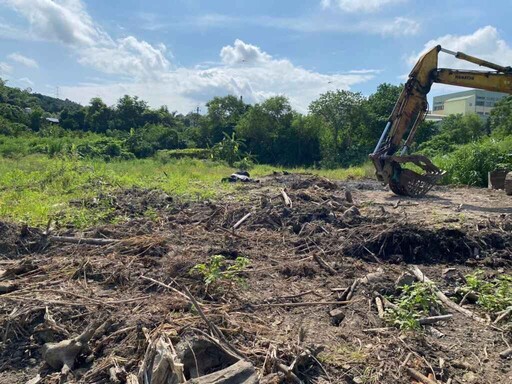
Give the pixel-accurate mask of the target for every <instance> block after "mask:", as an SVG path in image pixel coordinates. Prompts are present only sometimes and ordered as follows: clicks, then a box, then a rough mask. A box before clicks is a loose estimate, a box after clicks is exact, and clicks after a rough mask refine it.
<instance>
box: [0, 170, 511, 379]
mask: <svg viewBox="0 0 512 384" xmlns="http://www.w3.org/2000/svg"><path fill="white" fill-rule="evenodd" d="M281 188H286V191H287V194H288V195H289V197H290V198H291V200H292V203H293V205H292V207H287V206H285V204H284V201H283V199H282V196H281V194H280V189H281ZM347 191H350V193H351V195H352V198H353V203H349V202H348V201H347V199H346V192H347ZM511 202H512V200H511V198H510V197H508V196H506V195H505V194H504V192H503V191H490V190H486V189H475V188H447V187H439V188H437V189H435V190H434V191H432V192H430V194H429V195H428V196H427V197H425V198H422V199H408V198H399V197H397V196H394V195H393V194H392V193H391V192H389V191H387V190H386V189H385V188H383V187H381V186H380V185H379V184H378V183H376V182H374V181H372V180H366V181H348V182H333V181H330V180H326V179H323V178H318V177H315V176H311V175H297V174H287V175H283V174H275V175H272V176H268V177H265V178H263V179H261V180H260V182H259V183H248V184H243V185H241V186H240V187H239V188H238V190H237V192H236V193H235V194H232V195H226V196H224V197H223V198H222V199H219V200H216V201H187V202H184V201H177V200H176V199H173V198H172V197H171V196H168V195H166V194H165V193H163V192H161V191H154V190H144V189H130V190H123V191H119V192H118V193H116V194H113V195H111V196H110V195H109V196H105V195H103V196H98V197H97V198H96V199H94V200H91V201H87V202H80V204H83V203H86V205H87V206H89V207H91V209H94V207H100V208H101V207H106V206H108V207H109V208H111V209H112V212H113V213H112V215H113V217H118V218H123V219H124V220H122V223H120V224H111V225H105V226H101V227H95V228H90V229H88V230H85V231H81V232H78V231H76V230H74V229H73V228H55V229H53V230H52V232H51V233H50V235H52V236H55V235H61V236H75V237H81V238H104V239H117V240H120V241H118V242H114V243H110V244H106V245H87V244H70V243H62V242H56V241H54V240H52V238H51V237H49V236H47V235H45V234H44V233H43V231H44V230H45V229H44V228H43V229H38V228H28V227H22V226H19V225H15V224H11V223H5V222H0V284H4V285H9V286H10V287H11V288H10V289H9V292H7V293H3V294H0V325H1V331H0V382H1V383H24V382H26V381H27V380H30V379H32V378H34V377H36V376H37V375H38V374H39V375H40V376H41V381H40V382H41V383H57V382H59V380H64V381H66V380H67V381H68V382H83V383H109V382H115V379H116V378H112V376H111V374H110V371H109V370H110V368H112V367H118V368H120V370H121V371H123V372H124V373H125V374H124V375H120V376H119V377H118V378H117V380H118V382H124V381H125V379H126V373H135V374H137V372H138V370H139V366H140V364H141V361H142V359H143V356H144V353H145V351H146V348H147V345H148V340H150V339H151V338H152V337H153V336H155V335H157V334H162V333H163V334H166V335H169V337H171V339H172V340H173V341H179V340H180V339H182V338H183V337H185V335H187V334H200V333H201V331H202V332H206V333H209V331H210V330H209V327H208V325H207V324H206V323H205V322H204V321H203V320H202V319H201V317H200V316H199V315H198V313H197V310H196V309H195V308H194V307H193V306H192V305H191V303H190V302H189V300H187V298H185V297H184V296H183V295H181V294H179V293H177V292H176V291H173V290H170V289H168V288H165V287H163V286H162V285H159V284H156V283H154V282H153V281H152V280H148V279H147V278H150V279H153V280H156V281H158V282H161V283H164V284H168V285H171V286H172V287H173V288H175V289H177V290H178V291H183V287H187V288H188V289H189V290H190V292H191V294H192V295H193V296H194V297H195V298H196V299H197V301H199V302H200V303H201V304H202V305H201V308H203V311H204V313H205V315H206V317H207V318H208V319H209V321H211V322H212V323H213V324H215V325H216V326H217V327H218V328H219V329H220V330H221V332H222V333H223V334H224V336H225V338H226V339H227V341H228V342H229V344H230V345H231V346H233V347H234V348H235V349H236V350H238V351H239V352H240V353H241V354H242V355H243V356H244V357H245V358H246V359H247V360H248V361H250V362H251V363H252V364H253V365H254V366H255V367H256V368H257V369H258V370H259V372H261V377H262V382H275V383H280V382H282V383H285V382H293V381H290V380H293V378H292V376H290V375H289V376H288V378H286V377H285V375H283V374H282V373H281V374H277V373H276V372H277V371H278V370H277V369H276V364H275V362H276V361H278V362H279V363H281V364H284V365H285V366H290V365H291V364H292V363H293V362H294V360H295V359H296V358H297V357H298V356H300V355H301V354H303V355H306V356H308V358H306V359H299V360H297V361H298V362H297V363H296V364H294V365H293V367H292V368H293V369H292V371H293V373H294V375H296V376H297V377H298V378H299V379H300V380H302V381H303V382H304V383H329V382H331V383H390V384H391V383H411V382H415V381H414V380H413V379H412V378H411V376H410V374H409V373H408V370H407V369H408V368H413V369H415V370H416V371H418V372H420V373H421V374H423V375H425V376H429V375H430V377H431V379H432V380H437V382H438V383H448V382H451V383H478V384H485V383H492V384H498V383H503V384H505V383H511V382H512V360H511V359H510V358H508V359H507V358H502V357H500V355H499V354H500V352H502V351H504V350H506V349H507V348H509V347H510V344H512V320H511V319H505V320H504V321H502V322H500V323H499V324H492V320H494V317H493V318H489V319H488V320H490V321H488V323H487V324H482V323H479V322H477V321H475V320H473V319H471V318H469V317H467V316H465V315H463V314H461V313H459V312H454V311H453V310H451V309H450V308H446V311H447V312H448V313H452V314H453V318H452V319H451V320H448V321H444V322H440V323H437V324H435V325H434V327H435V329H434V330H433V329H432V327H424V328H423V330H422V331H421V332H420V331H418V332H404V331H400V330H399V329H397V328H395V327H390V326H389V324H388V323H386V322H385V321H384V320H383V319H381V318H379V316H378V313H377V308H376V306H375V301H374V298H375V295H376V294H382V295H387V296H389V297H393V296H397V295H398V291H397V287H396V285H395V281H396V279H397V278H398V277H399V276H400V275H401V274H402V273H404V272H407V271H408V270H410V268H411V265H413V264H414V265H418V266H419V268H420V269H421V270H422V271H423V273H424V274H425V275H426V276H428V277H429V278H430V279H431V280H433V281H434V282H435V284H436V286H437V287H438V288H439V289H440V290H441V291H442V292H445V293H446V294H447V295H449V296H450V297H453V299H454V300H455V301H457V302H458V301H459V300H460V298H457V297H455V296H453V293H454V291H455V289H456V288H457V287H459V286H461V285H462V284H464V276H465V275H467V274H469V273H471V272H474V271H475V270H482V271H483V272H484V274H485V275H486V276H488V277H492V276H497V275H499V274H503V273H507V274H512V204H511ZM148 212H149V213H148ZM249 212H251V216H250V217H249V218H248V219H247V220H245V221H244V222H243V223H242V224H241V225H240V226H239V227H238V228H237V229H236V230H233V225H234V224H235V223H237V222H238V221H239V220H240V219H241V218H242V217H244V216H245V215H246V214H247V213H249ZM219 254H220V255H223V256H224V257H225V258H226V260H227V263H228V264H233V263H234V260H235V259H236V258H237V257H239V256H243V257H247V258H248V259H250V262H251V263H250V266H249V267H247V268H246V269H245V270H244V271H243V273H242V277H243V280H244V281H243V282H242V284H238V283H237V282H234V281H227V282H224V283H219V284H217V285H216V286H210V287H208V289H207V288H206V286H205V284H204V282H203V281H202V279H201V277H200V276H198V275H197V274H191V273H190V269H191V268H192V267H193V266H194V265H196V264H198V263H205V262H207V261H208V259H209V258H210V256H212V255H219ZM369 274H370V275H369ZM368 275H369V276H373V277H374V278H367V280H369V281H367V282H364V281H361V282H360V283H359V284H358V285H357V287H356V288H355V290H354V292H353V295H352V297H351V298H349V300H347V299H346V298H345V297H344V294H343V292H344V291H343V289H344V288H348V287H350V286H351V285H352V284H353V283H354V280H358V279H363V278H364V277H365V276H368ZM358 281H359V280H358ZM340 300H341V301H344V302H345V301H348V303H345V304H343V303H340V304H336V303H335V302H337V301H340ZM325 302H327V303H329V304H322V303H325ZM333 302H334V303H335V304H333ZM465 308H467V309H469V310H471V311H473V312H474V313H475V314H477V315H479V316H480V317H483V318H486V314H485V313H484V312H483V311H482V309H481V308H480V307H478V306H477V305H475V304H467V305H465ZM334 309H339V310H341V315H340V318H339V319H338V320H336V319H334V318H333V317H332V316H331V315H330V311H332V310H334ZM48 315H50V316H51V318H53V319H54V320H55V323H54V324H56V326H49V325H48V324H49V322H48V320H46V321H45V316H46V317H48ZM98 320H101V321H102V322H103V326H102V327H100V328H101V331H97V332H96V334H95V335H94V336H93V338H92V340H91V341H90V343H89V345H90V349H91V351H90V353H89V354H84V355H81V356H79V358H78V359H77V360H76V362H75V365H74V367H73V369H72V373H71V374H70V375H68V377H67V378H64V379H63V378H61V377H60V373H59V372H58V371H55V370H54V369H52V368H51V367H49V366H47V365H46V364H45V362H44V359H43V357H42V355H41V347H42V346H43V345H44V344H45V343H47V342H56V341H61V340H64V339H67V338H69V337H74V336H76V335H78V334H80V333H81V332H83V331H84V329H85V328H86V327H87V326H88V325H89V324H91V323H93V322H95V321H98ZM489 323H490V324H489ZM272 351H273V352H274V353H275V356H274V357H273V358H271V357H270V355H271V352H272ZM271 361H273V363H272V364H271V363H270V362H271ZM272 373H273V375H271V374H272ZM271 380H274V381H271ZM287 380H288V381H287ZM416 382H417V381H416Z"/></svg>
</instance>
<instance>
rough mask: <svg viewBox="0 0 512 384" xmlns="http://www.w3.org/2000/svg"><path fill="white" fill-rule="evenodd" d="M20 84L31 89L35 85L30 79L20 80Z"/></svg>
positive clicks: (23, 78)
mask: <svg viewBox="0 0 512 384" xmlns="http://www.w3.org/2000/svg"><path fill="white" fill-rule="evenodd" d="M18 81H19V82H20V83H22V84H24V85H28V86H30V87H32V86H33V85H34V82H33V81H32V80H30V79H29V78H28V77H22V78H21V79H19V80H18Z"/></svg>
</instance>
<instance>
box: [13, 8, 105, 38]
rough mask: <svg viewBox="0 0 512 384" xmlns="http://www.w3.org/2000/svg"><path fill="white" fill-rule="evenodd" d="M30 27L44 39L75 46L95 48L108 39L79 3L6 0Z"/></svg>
mask: <svg viewBox="0 0 512 384" xmlns="http://www.w3.org/2000/svg"><path fill="white" fill-rule="evenodd" d="M4 2H5V3H7V4H8V5H10V6H11V7H12V8H14V9H15V10H16V11H18V12H19V13H20V14H21V15H23V16H24V17H25V18H26V19H27V20H28V21H29V24H30V29H31V32H32V33H33V34H34V35H36V36H38V37H40V38H43V39H46V40H52V41H58V42H62V43H64V44H68V45H71V46H77V45H80V46H84V45H94V44H96V42H97V41H98V40H102V39H104V38H106V35H105V33H103V32H102V31H101V30H100V29H99V28H98V27H97V26H96V25H95V24H94V22H93V21H92V18H91V17H90V15H89V14H88V13H87V11H86V10H85V7H84V6H83V4H82V3H81V2H80V1H79V0H56V1H52V0H4Z"/></svg>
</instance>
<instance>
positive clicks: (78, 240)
mask: <svg viewBox="0 0 512 384" xmlns="http://www.w3.org/2000/svg"><path fill="white" fill-rule="evenodd" d="M48 239H49V240H50V241H55V242H57V243H72V244H88V245H108V244H113V243H119V242H120V241H121V240H117V239H88V238H83V237H72V236H50V237H48Z"/></svg>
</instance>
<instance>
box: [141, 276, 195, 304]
mask: <svg viewBox="0 0 512 384" xmlns="http://www.w3.org/2000/svg"><path fill="white" fill-rule="evenodd" d="M140 278H141V279H144V280H148V281H151V282H152V283H155V284H158V285H160V286H162V287H164V288H167V289H170V290H171V291H173V292H174V293H177V294H178V295H180V296H181V297H184V298H185V299H189V297H188V296H187V295H185V294H184V293H183V292H181V291H180V290H179V289H176V288H174V287H171V286H170V285H168V284H165V283H162V282H161V281H158V280H155V279H153V278H151V277H147V276H144V275H140ZM198 305H202V304H199V303H198Z"/></svg>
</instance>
